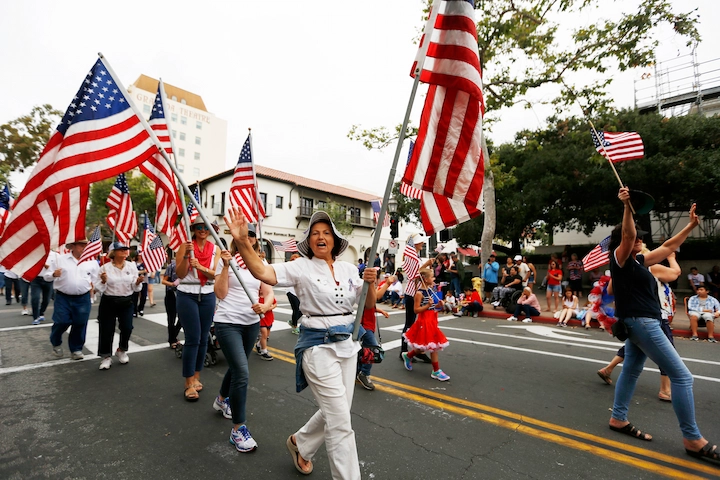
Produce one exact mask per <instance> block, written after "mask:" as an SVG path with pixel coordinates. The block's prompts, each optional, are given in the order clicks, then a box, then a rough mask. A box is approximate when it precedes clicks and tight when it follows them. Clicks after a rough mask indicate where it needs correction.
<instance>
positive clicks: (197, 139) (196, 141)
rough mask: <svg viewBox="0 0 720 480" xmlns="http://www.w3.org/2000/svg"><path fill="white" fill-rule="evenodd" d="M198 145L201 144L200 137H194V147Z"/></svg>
mask: <svg viewBox="0 0 720 480" xmlns="http://www.w3.org/2000/svg"><path fill="white" fill-rule="evenodd" d="M200 144H201V140H200V137H195V145H200Z"/></svg>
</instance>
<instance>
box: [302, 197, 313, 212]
mask: <svg viewBox="0 0 720 480" xmlns="http://www.w3.org/2000/svg"><path fill="white" fill-rule="evenodd" d="M314 204H315V201H314V200H313V199H312V198H302V199H301V203H300V215H302V216H304V217H309V216H310V215H312V213H313V205H314Z"/></svg>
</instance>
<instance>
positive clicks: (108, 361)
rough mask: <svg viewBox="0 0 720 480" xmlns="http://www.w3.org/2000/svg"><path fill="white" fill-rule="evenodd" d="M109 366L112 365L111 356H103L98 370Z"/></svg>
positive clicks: (107, 368)
mask: <svg viewBox="0 0 720 480" xmlns="http://www.w3.org/2000/svg"><path fill="white" fill-rule="evenodd" d="M110 367H112V358H111V357H104V358H103V359H102V361H101V362H100V370H110Z"/></svg>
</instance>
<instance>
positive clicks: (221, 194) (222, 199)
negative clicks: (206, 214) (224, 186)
mask: <svg viewBox="0 0 720 480" xmlns="http://www.w3.org/2000/svg"><path fill="white" fill-rule="evenodd" d="M220 210H222V211H223V212H224V211H225V192H221V193H220Z"/></svg>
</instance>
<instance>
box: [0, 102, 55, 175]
mask: <svg viewBox="0 0 720 480" xmlns="http://www.w3.org/2000/svg"><path fill="white" fill-rule="evenodd" d="M61 116H62V112H60V111H58V110H55V109H54V108H53V107H52V106H51V105H48V104H45V105H41V106H35V107H33V109H32V110H31V111H30V113H29V114H27V115H23V116H22V117H19V118H16V119H15V120H11V121H9V122H8V123H5V124H2V125H0V181H2V182H6V181H7V177H8V176H9V174H10V173H11V172H13V171H16V170H22V169H24V168H27V167H29V166H31V165H32V164H34V163H35V162H37V160H38V158H39V157H40V153H42V150H43V148H45V144H47V142H48V140H50V135H51V134H52V132H53V129H54V128H55V127H56V126H57V125H58V124H59V123H60V119H61Z"/></svg>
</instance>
